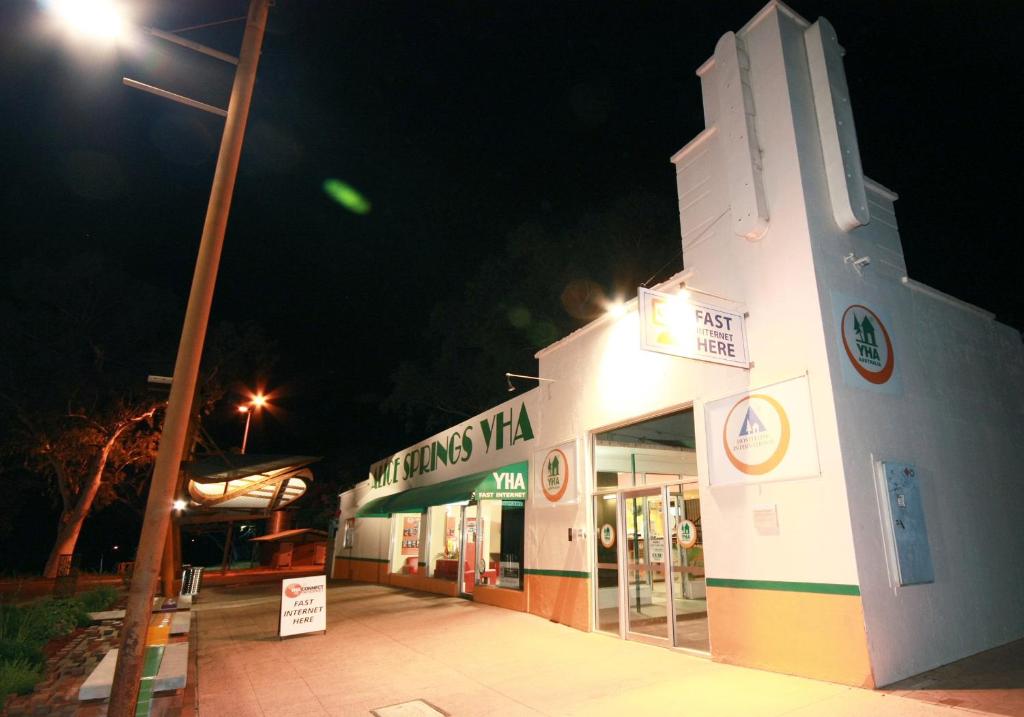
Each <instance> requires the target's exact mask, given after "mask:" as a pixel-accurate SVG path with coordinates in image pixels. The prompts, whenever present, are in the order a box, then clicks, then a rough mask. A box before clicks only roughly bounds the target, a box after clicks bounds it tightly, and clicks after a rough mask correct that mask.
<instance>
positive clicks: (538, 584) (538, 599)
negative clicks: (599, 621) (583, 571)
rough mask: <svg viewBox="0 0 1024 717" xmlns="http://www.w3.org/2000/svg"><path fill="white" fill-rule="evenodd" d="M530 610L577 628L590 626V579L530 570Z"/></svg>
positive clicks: (528, 577)
mask: <svg viewBox="0 0 1024 717" xmlns="http://www.w3.org/2000/svg"><path fill="white" fill-rule="evenodd" d="M526 592H527V611H528V612H530V613H531V614H533V615H540V616H541V617H546V618H547V619H548V620H551V621H553V622H558V623H561V624H563V625H568V626H569V627H575V628H576V629H577V630H585V631H586V630H589V629H590V580H589V579H587V578H567V577H561V576H555V575H534V574H531V573H527V574H526Z"/></svg>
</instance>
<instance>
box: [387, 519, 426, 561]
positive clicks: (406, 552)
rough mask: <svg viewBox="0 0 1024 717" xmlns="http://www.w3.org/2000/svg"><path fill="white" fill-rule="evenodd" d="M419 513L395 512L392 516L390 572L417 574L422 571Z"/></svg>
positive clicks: (420, 521) (420, 520)
mask: <svg viewBox="0 0 1024 717" xmlns="http://www.w3.org/2000/svg"><path fill="white" fill-rule="evenodd" d="M421 523H422V516H421V515H420V514H419V513H395V514H394V515H393V516H391V531H392V535H391V559H390V561H389V572H392V573H401V574H403V575H415V574H416V573H418V572H420V524H421Z"/></svg>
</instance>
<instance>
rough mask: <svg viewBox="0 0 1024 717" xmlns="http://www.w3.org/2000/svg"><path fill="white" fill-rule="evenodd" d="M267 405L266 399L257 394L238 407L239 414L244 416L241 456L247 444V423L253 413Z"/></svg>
mask: <svg viewBox="0 0 1024 717" xmlns="http://www.w3.org/2000/svg"><path fill="white" fill-rule="evenodd" d="M266 405H267V397H266V396H264V395H263V394H262V393H257V394H256V395H255V396H253V397H252V400H251V401H250V402H249V403H243V404H242V405H241V406H239V407H238V412H239V413H244V414H245V431H244V432H243V433H242V455H243V456H244V455H245V446H246V445H247V444H248V443H249V423H250V422H251V421H252V414H253V411H258V410H260V409H261V408H263V407H264V406H266Z"/></svg>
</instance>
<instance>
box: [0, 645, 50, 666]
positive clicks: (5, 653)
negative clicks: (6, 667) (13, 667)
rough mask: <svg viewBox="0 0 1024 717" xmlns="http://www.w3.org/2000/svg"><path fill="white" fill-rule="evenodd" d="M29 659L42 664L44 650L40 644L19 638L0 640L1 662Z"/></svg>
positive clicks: (36, 663)
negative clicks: (19, 640) (22, 640)
mask: <svg viewBox="0 0 1024 717" xmlns="http://www.w3.org/2000/svg"><path fill="white" fill-rule="evenodd" d="M11 660H28V661H29V662H31V663H32V664H34V665H39V664H42V662H43V651H42V650H41V649H40V648H39V646H38V645H32V644H30V643H28V642H18V641H17V640H0V662H10V661H11Z"/></svg>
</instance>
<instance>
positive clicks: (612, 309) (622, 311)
mask: <svg viewBox="0 0 1024 717" xmlns="http://www.w3.org/2000/svg"><path fill="white" fill-rule="evenodd" d="M605 310H606V311H607V312H608V314H609V315H610V316H612V317H613V318H616V319H617V318H619V317H622V316H625V315H626V304H625V302H623V301H622V299H616V300H615V301H611V302H609V303H608V305H607V306H605Z"/></svg>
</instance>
